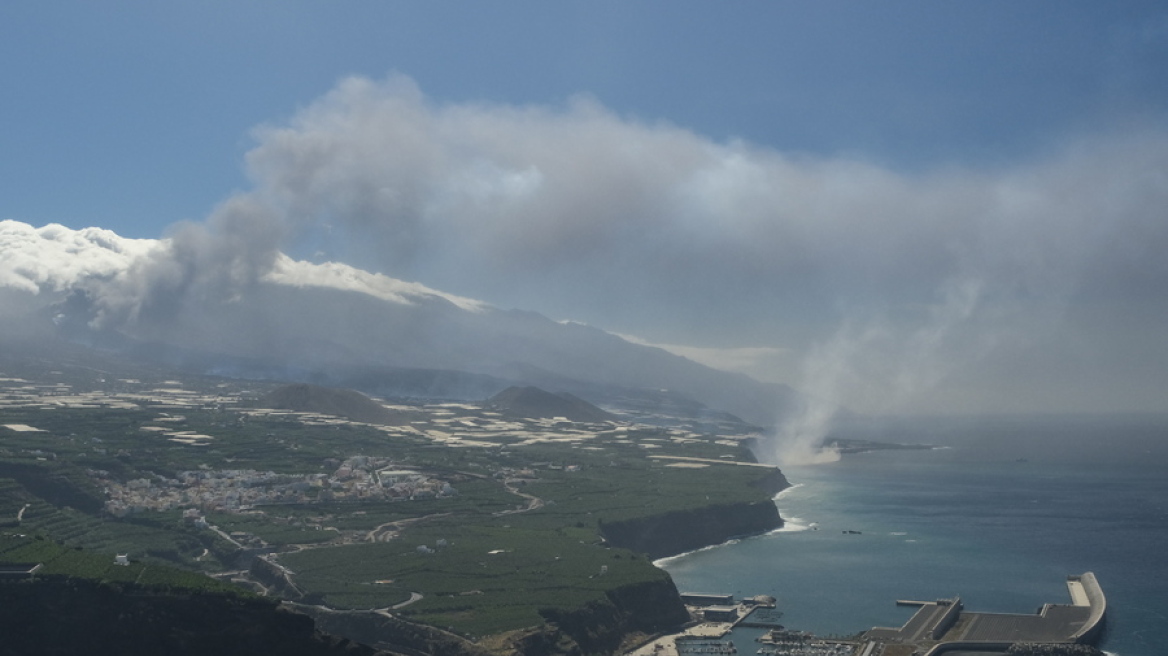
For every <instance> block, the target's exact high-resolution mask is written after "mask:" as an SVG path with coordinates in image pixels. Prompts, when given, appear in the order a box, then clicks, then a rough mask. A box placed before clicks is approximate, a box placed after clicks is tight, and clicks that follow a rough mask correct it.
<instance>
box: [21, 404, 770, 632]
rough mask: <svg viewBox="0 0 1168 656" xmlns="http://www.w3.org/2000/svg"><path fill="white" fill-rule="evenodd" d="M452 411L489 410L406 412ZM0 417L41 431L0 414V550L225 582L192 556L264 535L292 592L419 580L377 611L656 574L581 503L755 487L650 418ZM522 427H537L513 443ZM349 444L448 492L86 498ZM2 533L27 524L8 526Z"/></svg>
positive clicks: (687, 500) (130, 572)
mask: <svg viewBox="0 0 1168 656" xmlns="http://www.w3.org/2000/svg"><path fill="white" fill-rule="evenodd" d="M223 385H224V384H223V383H217V384H216V385H215V386H214V388H215V389H219V390H222V388H223ZM191 387H192V388H193V387H195V386H194V385H191ZM203 387H205V388H212V385H211V384H210V383H204V384H203ZM227 391H230V390H227ZM227 391H224V392H222V393H226V392H227ZM240 405H246V404H245V403H243V404H240ZM427 412H428V411H427ZM454 412H457V413H462V414H464V415H465V419H466V424H465V425H466V426H474V425H476V423H477V424H484V423H489V422H490V421H493V419H492V418H491V417H490V416H489V415H488V414H485V413H482V412H479V411H476V410H473V409H470V410H467V409H456V410H448V409H440V411H438V410H435V411H434V413H435V414H434V415H433V417H440V418H442V419H441V421H440V420H439V419H434V421H435V422H437V423H433V424H430V425H420V426H419V430H429V429H434V428H437V429H440V430H441V431H442V432H443V433H444V434H445V433H452V432H457V431H458V430H460V428H459V427H460V426H461V425H462V424H459V423H457V422H456V421H452V420H451V417H450V416H451V414H452V413H454ZM419 413H423V410H422V409H419ZM455 419H457V417H455ZM4 424H28V425H31V426H34V427H36V428H39V429H41V431H43V432H14V431H10V430H7V429H3V428H0V540H6V541H8V542H5V543H4V546H0V561H3V562H25V561H26V560H29V559H31V560H36V561H38V562H40V561H44V562H46V565H45V572H46V573H53V572H56V573H73V574H77V575H81V574H82V573H83V574H84V575H85V576H91V577H94V578H98V579H103V580H106V579H108V580H117V581H121V580H130V579H132V580H138V581H139V582H143V583H158V584H167V585H170V583H166V581H168V580H178V579H177V578H175V577H179V578H181V577H191V578H190V579H189V580H188V583H186V585H196V583H191V581H198V582H209V583H199V584H201V585H207V586H211V587H212V588H214V589H221V588H222V587H223V586H228V585H229V584H226V583H220V582H218V581H215V580H213V579H210V578H206V577H203V576H201V575H199V574H197V572H206V573H215V572H220V571H224V570H231V569H235V568H236V567H237V562H236V561H237V555H238V553H239V547H238V546H237V544H242V545H244V546H247V547H249V548H263V549H265V550H268V551H275V552H277V553H278V556H277V559H278V562H279V563H280V564H281V565H283V566H285V567H287V568H289V569H290V570H291V571H292V572H293V573H294V574H293V579H294V582H295V584H296V586H297V587H298V588H299V589H300V590H302V591H303V592H304V593H305V594H306V598H305V600H304V601H306V602H312V603H324V604H327V605H328V606H331V607H334V608H342V609H344V608H350V609H352V608H357V609H366V608H387V607H392V606H394V605H397V604H401V603H403V602H406V601H408V600H410V599H411V595H414V594H415V593H416V594H420V595H421V598H420V599H419V600H415V601H413V602H412V603H409V604H408V605H406V606H403V607H401V608H400V609H397V610H396V611H394V612H395V613H396V614H399V615H400V616H402V617H404V618H407V619H411V620H414V621H418V622H422V623H426V624H430V625H434V626H438V627H442V628H447V629H450V630H453V631H455V632H458V633H461V634H463V635H466V636H471V637H480V636H485V635H491V634H496V633H500V632H504V631H508V630H513V629H519V628H524V627H530V626H535V625H539V624H541V623H542V621H543V619H542V617H541V615H540V609H541V608H542V609H546V608H559V609H565V610H571V609H574V608H579V607H581V606H583V605H584V604H587V603H588V602H590V601H596V600H599V599H601V598H603V597H604V595H605V593H606V592H607V591H610V590H613V589H615V588H619V587H622V586H625V585H629V584H632V583H639V582H644V581H654V580H661V579H663V578H666V577H667V575H666V574H665V573H664V572H663V571H661V570H659V569H657V568H655V567H653V565H652V563H650V562H648V561H647V559H646V558H645V557H644V556H643V555H639V554H634V553H632V552H629V551H627V550H623V549H614V548H609V547H607V546H605V545H604V544H603V543H602V540H601V539H600V536H599V534H598V526H599V525H600V523H601V522H611V521H616V520H625V519H631V518H636V517H644V516H650V515H657V514H661V513H666V512H670V511H675V510H685V509H692V508H697V507H702V506H709V505H720V504H727V503H738V502H754V501H758V500H763V499H767V498H769V496H770V495H769V493H768V492H767V491H766V490H764V489H762V488H760V487H759V486H757V485H755V484H756V483H758V482H759V481H760V479H762V478H763V477H764V476H766V475H768V474H769V473H770V472H771V470H768V469H762V468H755V467H739V466H733V465H729V464H726V465H719V464H715V465H712V466H709V467H706V468H700V469H693V468H678V467H672V466H669V465H670V464H671V461H668V460H662V459H656V458H652V457H650V456H654V455H673V456H687V457H696V458H706V459H712V460H726V459H729V460H747V461H748V460H751V456H750V454H749V452H747V451H746V450H745V449H744V448H742V447H740V446H737V444H736V442H734V441H727V440H726V436H720V435H697V434H693V433H686V434H684V435H683V434H682V432H681V431H670V430H669V429H662V428H655V427H644V426H643V427H632V428H629V429H624V430H621V431H614V430H599V431H592V432H588V431H581V430H578V429H574V428H568V429H564V430H565V432H564V433H562V434H557V433H554V431H553V432H549V431H551V429H550V428H547V426H546V425H540V426H536V425H534V424H532V425H531V426H530V427H529V428H525V429H523V430H519V429H516V430H513V431H510V432H503V433H498V432H496V433H493V434H489V435H488V434H486V433H484V435H472V436H471V437H473V439H475V440H476V441H478V442H479V443H482V442H484V441H486V442H489V443H490V444H493V445H494V446H489V447H482V446H475V447H466V448H458V447H451V446H446V445H444V444H442V443H437V442H434V441H432V440H431V439H428V438H426V437H424V436H422V435H420V434H405V433H401V432H398V433H393V432H386V431H383V430H380V429H378V428H375V427H370V426H365V425H358V424H343V425H323V424H321V425H312V424H311V423H305V422H304V421H301V420H300V419H298V418H296V417H290V416H266V417H265V416H249V415H246V414H244V413H243V412H241V411H240V410H239V409H236V408H234V407H231V406H222V405H220V406H216V407H211V406H210V405H208V406H207V407H200V408H185V409H181V410H175V409H173V408H165V407H161V406H160V407H152V406H150V405H149V404H147V405H144V406H143V407H141V408H140V409H110V408H62V407H57V408H52V409H48V408H36V407H3V408H0V425H4ZM158 426H164V427H166V428H168V429H173V430H182V431H189V432H191V433H195V434H203V435H208V436H211V437H212V438H213V439H211V440H207V441H206V443H205V444H202V445H198V446H195V445H185V444H179V443H175V442H172V441H169V440H167V439H165V437H164V436H163V434H162V433H161V432H160V431H152V430H143V429H144V428H150V427H158ZM468 430H469V429H468ZM537 433H538V434H542V435H544V436H545V438H546V437H547V436H549V435H550V437H551V438H555V439H549V441H545V442H539V443H535V444H525V445H520V444H518V443H519V442H522V441H524V440H527V439H529V438H530V437H531V436H532V435H533V434H537ZM557 440H558V441H557ZM359 455H360V456H366V457H368V458H373V459H381V460H383V461H385V462H388V463H390V465H391V466H392V467H393V468H399V469H409V470H412V471H420V472H425V475H426V476H428V477H431V478H433V479H436V480H439V481H446V482H448V483H449V484H450V485H452V486H453V488H455V489H456V491H457V494H455V495H452V496H451V495H448V496H443V497H440V498H433V497H432V496H430V497H426V498H423V497H422V496H419V497H418V498H412V499H409V500H398V501H393V502H390V501H386V500H377V501H361V500H354V499H345V500H342V501H335V500H334V501H326V500H322V499H325V496H323V495H324V494H325V490H328V489H330V488H329V485H333V483H329V482H328V481H332V480H333V479H331V478H330V479H328V481H326V482H325V483H320V484H314V487H312V488H311V489H310V490H309V491H308V492H306V493H305V495H306V496H305V498H304V499H302V500H301V501H297V502H293V503H268V504H260V505H255V506H254V507H249V508H247V509H245V510H246V511H245V512H238V511H227V510H223V509H219V510H213V509H210V508H207V509H204V511H205V512H204V516H205V520H206V522H207V524H210V525H212V526H214V527H217V529H218V530H217V531H214V530H211V529H208V528H200V527H199V526H196V525H195V524H194V523H193V522H192V521H191V518H190V517H186V518H184V516H183V511H184V510H187V509H189V508H194V507H196V505H197V504H196V503H195V502H193V501H192V502H191V503H188V504H185V505H184V504H176V505H174V506H173V507H171V508H169V509H167V510H149V511H137V512H133V513H130V514H127V515H126V516H124V517H114V516H111V515H110V514H109V513H107V512H106V511H105V509H104V504H105V503H106V501H107V499H108V490H107V489H105V487H103V486H105V485H108V484H109V482H111V481H112V482H117V483H118V484H128V482H129V481H135V480H136V481H143V482H144V483H142V485H157V486H159V489H160V490H164V488H166V486H168V485H173V483H167V482H166V481H167V480H168V479H175V478H176V477H178V476H179V473H180V472H187V471H203V472H214V471H222V470H256V471H259V472H268V471H270V472H274V473H276V474H279V475H283V476H285V477H287V478H288V480H293V481H295V480H300V479H299V478H297V477H311V476H317V477H319V476H321V475H325V476H332V475H333V472H334V470H337V466H338V462H340V461H344V460H345V459H346V458H351V457H354V456H359ZM387 466H389V465H387ZM304 480H308V479H307V478H305V479H304ZM507 480H509V481H510V482H505V481H507ZM306 485H307V484H306ZM509 487H510V489H509ZM179 492H182V491H181V490H180V491H179ZM192 498H194V497H192ZM529 506H530V507H529ZM22 508H23V509H24V512H23V517H22V519H21V520H20V521H19V522H17V521H16V516H17V513H19V512H20V511H21V509H22ZM19 534H24V535H26V536H41V538H40V539H37V538H36V537H25V538H16V537H14V536H16V535H19ZM228 536H230V537H228ZM375 540H376V541H375ZM422 546H424V547H425V548H424V549H422V550H420V549H419V547H422ZM78 549H84V551H79V550H78ZM92 552H101V553H105V554H112V553H128V554H130V555H131V559H132V560H133V561H135V563H134V564H133V565H131V566H130V567H121V566H115V565H113V564H112V562H113V561H112V557H109V556H100V557H98V556H92V555H91V553H92ZM92 558H96V560H92ZM176 568H181V569H176ZM183 570H186V571H183ZM175 572H178V573H179V574H176V573H175ZM180 574H181V576H180ZM167 577H171V578H170V579H167ZM182 580H187V579H182Z"/></svg>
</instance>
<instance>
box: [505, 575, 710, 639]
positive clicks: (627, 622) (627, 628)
mask: <svg viewBox="0 0 1168 656" xmlns="http://www.w3.org/2000/svg"><path fill="white" fill-rule="evenodd" d="M539 612H540V615H542V616H543V618H544V619H545V620H546V621H547V625H546V626H545V627H544V628H542V629H540V630H537V631H532V632H529V633H527V634H525V635H523V636H521V637H519V638H517V639H515V640H514V641H513V642H512V643H511V649H512V651H513V652H514V653H515V654H519V655H521V656H548V655H550V654H570V655H576V654H613V653H617V652H618V651H619V650H620V648H621V646H622V643H623V642H624V641H625V640H627V639H628V638H629V636H630V635H635V634H651V633H657V632H660V631H663V630H666V629H671V628H674V627H677V626H679V625H681V624H684V623H685V622H687V621H689V613H687V612H686V610H685V606H684V605H683V604H682V603H681V597H680V595H678V593H677V587H676V586H674V585H673V581H672V580H671V579H669V578H668V577H665V578H661V579H659V580H656V581H646V582H644V583H638V584H635V585H628V586H624V587H621V588H617V589H615V590H610V591H609V592H608V594H606V595H605V599H603V600H600V601H595V602H592V603H589V604H587V605H585V606H584V607H583V608H575V609H571V610H564V609H559V608H541V609H540V611H539Z"/></svg>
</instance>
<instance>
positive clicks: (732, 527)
mask: <svg viewBox="0 0 1168 656" xmlns="http://www.w3.org/2000/svg"><path fill="white" fill-rule="evenodd" d="M782 525H783V519H782V518H781V517H779V511H778V509H777V508H776V507H775V504H774V502H773V501H770V500H767V501H756V502H754V503H738V504H723V505H715V506H706V507H704V508H694V509H688V510H676V511H673V512H669V513H665V514H663V515H652V516H650V517H639V518H636V519H627V520H623V521H616V522H602V523H601V524H600V534H601V535H602V536H603V537H604V539H605V540H606V541H607V542H608V543H609V544H610V545H612V546H615V547H624V548H625V549H631V550H633V551H638V552H641V553H644V554H648V556H649V557H650V558H665V557H667V556H675V555H677V554H680V553H685V552H687V551H693V550H695V549H701V548H702V547H708V546H710V545H714V544H719V543H721V542H725V541H726V540H729V539H731V538H735V537H740V536H744V535H755V534H758V533H765V532H766V531H770V530H773V529H776V528H780V527H782Z"/></svg>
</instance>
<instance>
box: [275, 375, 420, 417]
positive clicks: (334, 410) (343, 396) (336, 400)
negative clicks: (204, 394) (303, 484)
mask: <svg viewBox="0 0 1168 656" xmlns="http://www.w3.org/2000/svg"><path fill="white" fill-rule="evenodd" d="M257 403H258V404H259V405H260V406H261V407H264V408H272V409H274V410H291V411H292V412H313V413H319V414H322V415H334V416H337V417H344V418H346V419H349V420H351V421H360V422H363V423H366V424H383V425H387V426H400V425H403V424H408V423H409V422H410V419H412V415H411V414H410V413H406V412H396V411H394V410H390V409H389V408H386V407H385V406H383V405H381V404H380V403H378V402H376V401H374V400H373V399H371V398H369V397H367V396H365V395H364V394H362V393H360V392H355V391H353V390H348V389H334V388H331V387H321V386H319V385H309V384H307V383H296V384H293V385H285V386H283V387H280V388H278V389H276V390H273V391H272V392H270V393H268V394H265V395H264V396H262V397H260V399H259V401H258V402H257Z"/></svg>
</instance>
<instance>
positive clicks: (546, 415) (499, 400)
mask: <svg viewBox="0 0 1168 656" xmlns="http://www.w3.org/2000/svg"><path fill="white" fill-rule="evenodd" d="M487 406H488V407H490V408H492V409H494V410H498V411H499V412H501V413H503V414H505V415H508V416H512V417H526V418H528V419H554V418H556V417H563V418H565V419H568V420H570V421H582V422H601V421H612V420H614V419H616V417H615V416H613V415H611V414H609V413H607V412H605V411H604V410H601V409H600V408H598V407H596V406H594V405H592V404H591V403H589V402H587V401H585V400H584V399H582V398H580V397H578V396H574V395H572V394H569V393H567V392H562V393H560V394H552V393H551V392H546V391H544V390H541V389H539V388H538V387H508V388H507V389H505V390H503V391H502V392H499V393H498V394H496V395H494V396H492V397H491V398H490V399H488V400H487Z"/></svg>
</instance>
